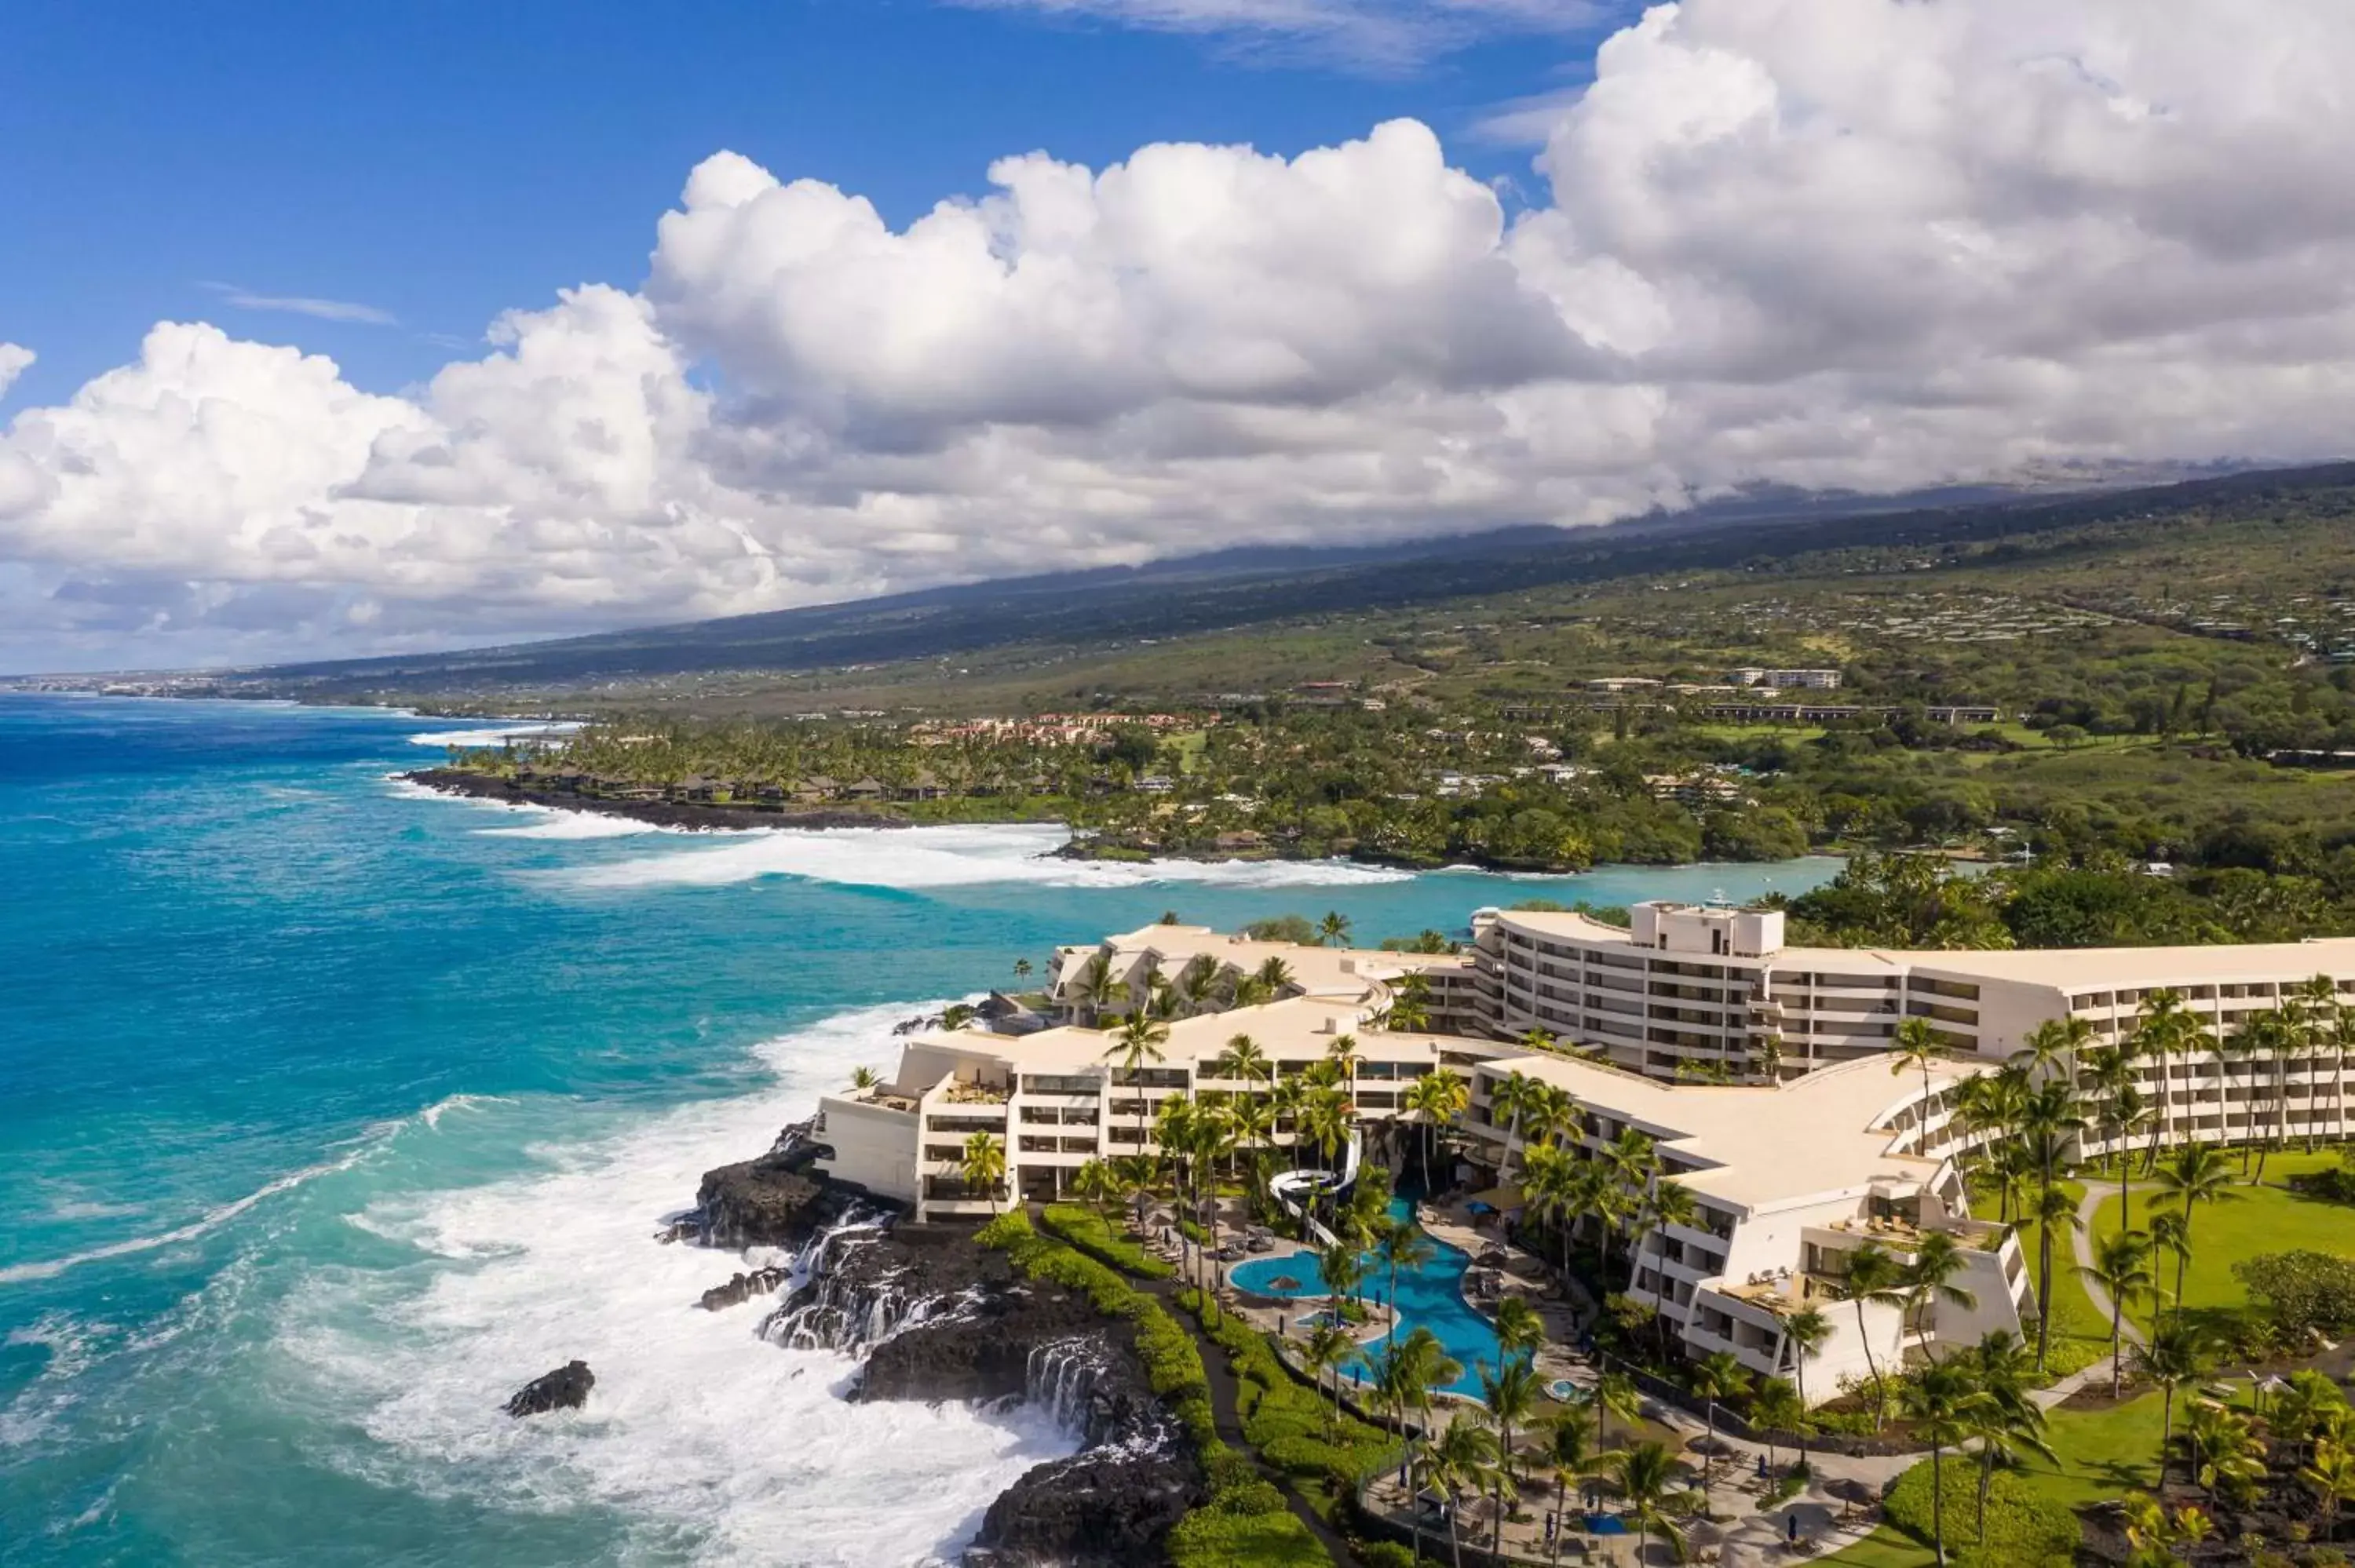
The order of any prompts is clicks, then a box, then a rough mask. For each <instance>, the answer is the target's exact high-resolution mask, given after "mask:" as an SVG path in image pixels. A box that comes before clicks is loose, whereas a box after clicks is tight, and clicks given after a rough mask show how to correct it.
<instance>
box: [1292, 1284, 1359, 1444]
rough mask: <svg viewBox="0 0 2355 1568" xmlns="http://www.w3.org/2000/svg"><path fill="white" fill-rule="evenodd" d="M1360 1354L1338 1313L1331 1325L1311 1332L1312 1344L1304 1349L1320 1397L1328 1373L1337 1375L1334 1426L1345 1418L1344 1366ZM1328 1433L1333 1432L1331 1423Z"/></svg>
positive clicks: (1334, 1377)
mask: <svg viewBox="0 0 2355 1568" xmlns="http://www.w3.org/2000/svg"><path fill="white" fill-rule="evenodd" d="M1357 1353H1358V1339H1357V1336H1356V1335H1354V1334H1352V1333H1350V1332H1349V1330H1348V1329H1346V1328H1344V1327H1342V1324H1341V1319H1340V1315H1339V1313H1338V1312H1336V1313H1335V1314H1334V1317H1333V1320H1332V1321H1331V1322H1328V1323H1319V1324H1317V1325H1316V1328H1314V1329H1312V1330H1309V1333H1308V1342H1307V1343H1306V1344H1305V1345H1303V1346H1302V1347H1301V1359H1302V1360H1304V1361H1306V1362H1307V1363H1308V1366H1309V1371H1310V1375H1312V1376H1313V1377H1314V1378H1315V1379H1316V1388H1317V1391H1318V1392H1319V1393H1322V1392H1323V1391H1324V1388H1325V1374H1326V1372H1327V1371H1330V1372H1332V1374H1333V1415H1332V1421H1333V1422H1338V1421H1339V1420H1340V1418H1341V1363H1342V1362H1344V1361H1348V1359H1349V1358H1350V1357H1351V1356H1353V1355H1356V1354H1357ZM1326 1429H1327V1431H1330V1430H1331V1429H1332V1425H1331V1423H1327V1428H1326Z"/></svg>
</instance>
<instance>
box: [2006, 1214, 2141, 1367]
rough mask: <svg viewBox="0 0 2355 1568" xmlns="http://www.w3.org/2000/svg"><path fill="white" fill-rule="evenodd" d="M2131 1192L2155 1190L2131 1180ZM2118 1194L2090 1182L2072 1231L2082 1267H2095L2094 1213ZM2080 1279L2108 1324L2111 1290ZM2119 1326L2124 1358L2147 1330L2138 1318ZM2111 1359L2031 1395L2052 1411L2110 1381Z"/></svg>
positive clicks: (2122, 1321)
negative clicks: (2086, 1389) (2138, 1323)
mask: <svg viewBox="0 0 2355 1568" xmlns="http://www.w3.org/2000/svg"><path fill="white" fill-rule="evenodd" d="M2127 1191H2128V1192H2130V1193H2132V1194H2134V1195H2135V1196H2137V1197H2141V1198H2144V1199H2146V1200H2147V1199H2148V1197H2149V1195H2150V1193H2151V1192H2152V1191H2153V1189H2152V1188H2150V1187H2148V1186H2145V1185H2139V1184H2137V1183H2133V1182H2129V1183H2128V1184H2127ZM2117 1195H2118V1190H2117V1187H2116V1186H2115V1184H2113V1183H2110V1182H2102V1181H2097V1182H2092V1183H2089V1184H2087V1186H2086V1188H2085V1198H2084V1201H2083V1202H2081V1203H2079V1204H2078V1205H2077V1224H2076V1226H2075V1228H2073V1229H2072V1230H2071V1231H2070V1233H2069V1250H2070V1251H2071V1252H2072V1253H2073V1254H2074V1255H2075V1256H2076V1260H2077V1266H2078V1267H2080V1268H2091V1267H2092V1266H2094V1214H2096V1213H2099V1212H2100V1210H2101V1207H2102V1205H2103V1204H2104V1203H2106V1202H2109V1201H2110V1200H2111V1199H2112V1198H2115V1197H2116V1196H2117ZM2077 1282H2078V1283H2079V1284H2080V1285H2083V1287H2085V1299H2086V1300H2088V1301H2090V1302H2091V1303H2093V1307H2094V1316H2095V1317H2096V1318H2099V1319H2101V1320H2102V1321H2103V1322H2104V1323H2107V1322H2108V1321H2109V1320H2110V1311H2111V1303H2110V1294H2109V1292H2108V1291H2106V1290H2104V1289H2103V1288H2102V1287H2101V1285H2100V1284H2099V1283H2098V1282H2097V1281H2095V1280H2094V1279H2093V1278H2092V1277H2089V1276H2086V1275H2083V1274H2080V1275H2078V1276H2077ZM2118 1329H2119V1340H2118V1349H2117V1354H2118V1355H2119V1356H2121V1357H2123V1356H2124V1355H2125V1354H2126V1349H2127V1347H2128V1346H2130V1345H2139V1344H2141V1343H2142V1342H2143V1333H2142V1330H2140V1329H2137V1328H2136V1327H2135V1322H2134V1319H2131V1318H2121V1319H2119V1320H2118ZM2110 1361H2111V1358H2110V1357H2108V1356H2104V1357H2102V1358H2101V1360H2099V1361H2095V1362H2094V1363H2093V1364H2092V1365H2091V1366H2088V1367H2085V1368H2083V1369H2082V1370H2080V1371H2077V1372H2071V1373H2070V1374H2069V1375H2068V1376H2067V1377H2064V1378H2062V1379H2061V1380H2060V1381H2059V1382H2057V1383H2054V1384H2053V1385H2052V1386H2051V1387H2050V1388H2042V1389H2039V1390H2037V1391H2036V1392H2035V1393H2031V1394H2030V1395H2029V1398H2030V1399H2032V1400H2034V1401H2035V1402H2036V1403H2037V1404H2040V1405H2041V1406H2042V1407H2043V1408H2045V1409H2046V1410H2050V1409H2051V1408H2052V1407H2053V1406H2054V1405H2056V1404H2060V1403H2061V1402H2062V1400H2064V1399H2066V1398H2068V1397H2069V1396H2070V1395H2071V1394H2073V1393H2076V1392H2077V1391H2078V1390H2079V1389H2081V1388H2084V1387H2087V1386H2089V1385H2091V1384H2093V1383H2105V1382H2107V1381H2108V1380H2109V1379H2110V1377H2111V1376H2112V1373H2113V1370H2114V1369H2113V1368H2112V1367H2111V1366H2110V1365H2109V1364H2108V1363H2109V1362H2110Z"/></svg>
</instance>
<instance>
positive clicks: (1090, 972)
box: [1063, 950, 1112, 1025]
mask: <svg viewBox="0 0 2355 1568" xmlns="http://www.w3.org/2000/svg"><path fill="white" fill-rule="evenodd" d="M1111 992H1112V955H1111V954H1110V953H1107V952H1103V951H1101V950H1099V951H1097V952H1094V953H1091V954H1090V955H1089V956H1088V961H1087V962H1085V963H1083V964H1082V965H1081V966H1080V969H1079V972H1078V973H1077V974H1074V975H1073V976H1072V977H1071V979H1070V980H1066V981H1064V982H1063V999H1064V1001H1067V1002H1068V1003H1070V1005H1071V1012H1072V1014H1073V1016H1074V1017H1076V1018H1079V1019H1082V1020H1084V1021H1085V1022H1087V1023H1089V1024H1091V1025H1092V1024H1093V1023H1094V1022H1095V1021H1096V1016H1097V1013H1098V1012H1099V1010H1100V1009H1102V1007H1103V1003H1104V999H1105V998H1106V997H1107V996H1109V995H1110V994H1111Z"/></svg>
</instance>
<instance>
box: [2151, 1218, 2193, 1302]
mask: <svg viewBox="0 0 2355 1568" xmlns="http://www.w3.org/2000/svg"><path fill="white" fill-rule="evenodd" d="M2145 1234H2147V1235H2148V1236H2149V1237H2150V1255H2151V1261H2152V1263H2153V1264H2154V1265H2155V1264H2157V1262H2158V1259H2159V1257H2160V1256H2162V1255H2166V1256H2171V1257H2173V1258H2174V1259H2175V1288H2174V1289H2173V1290H2170V1291H2168V1292H2167V1293H2166V1298H2167V1299H2168V1300H2169V1301H2171V1302H2173V1303H2175V1306H2176V1309H2177V1310H2178V1311H2180V1310H2181V1309H2182V1306H2183V1271H2184V1270H2185V1268H2187V1267H2189V1266H2190V1263H2191V1222H2190V1220H2188V1219H2186V1218H2185V1217H2184V1216H2183V1215H2181V1214H2179V1213H2176V1212H2175V1211H2174V1210H2172V1209H2157V1210H2153V1211H2152V1213H2151V1216H2150V1229H2149V1230H2148V1231H2147V1233H2145ZM2158 1294H2159V1293H2158V1292H2157V1291H2153V1292H2152V1296H2153V1298H2154V1301H2153V1306H2154V1308H2155V1307H2156V1305H2157V1301H2156V1298H2157V1297H2158ZM2155 1315H2156V1314H2155V1313H2154V1316H2155Z"/></svg>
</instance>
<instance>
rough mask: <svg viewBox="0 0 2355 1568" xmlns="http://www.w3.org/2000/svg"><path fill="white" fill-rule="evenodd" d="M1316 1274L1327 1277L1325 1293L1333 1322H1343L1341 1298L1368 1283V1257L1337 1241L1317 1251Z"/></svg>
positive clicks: (1347, 1244) (1353, 1247) (1353, 1246)
mask: <svg viewBox="0 0 2355 1568" xmlns="http://www.w3.org/2000/svg"><path fill="white" fill-rule="evenodd" d="M1316 1272H1317V1273H1319V1274H1321V1275H1323V1276H1324V1277H1325V1293H1326V1295H1327V1298H1329V1299H1330V1300H1331V1302H1332V1307H1333V1320H1334V1321H1335V1322H1339V1321H1341V1298H1343V1297H1344V1296H1348V1295H1352V1294H1354V1293H1355V1292H1356V1290H1357V1288H1358V1287H1359V1286H1360V1285H1363V1284H1364V1283H1365V1282H1366V1257H1365V1255H1364V1254H1363V1253H1361V1252H1359V1250H1358V1249H1357V1247H1356V1246H1355V1245H1352V1244H1351V1243H1349V1242H1347V1241H1337V1242H1335V1243H1333V1244H1332V1245H1329V1246H1321V1247H1318V1248H1317V1249H1316Z"/></svg>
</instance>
